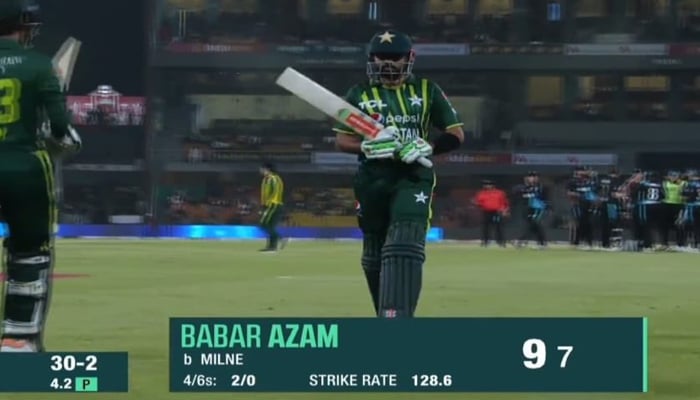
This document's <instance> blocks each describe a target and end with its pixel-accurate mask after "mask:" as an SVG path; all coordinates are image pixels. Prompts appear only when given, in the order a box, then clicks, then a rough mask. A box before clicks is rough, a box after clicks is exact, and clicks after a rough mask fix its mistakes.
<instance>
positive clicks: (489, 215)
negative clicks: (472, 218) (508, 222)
mask: <svg viewBox="0 0 700 400" xmlns="http://www.w3.org/2000/svg"><path fill="white" fill-rule="evenodd" d="M502 221H503V217H502V215H501V212H500V211H486V210H483V211H482V219H481V244H482V245H483V246H486V245H488V244H489V240H490V236H491V227H492V226H493V229H494V232H495V236H496V243H498V244H499V245H501V246H505V243H506V242H505V240H504V239H503V229H502V226H501V225H502V224H501V222H502Z"/></svg>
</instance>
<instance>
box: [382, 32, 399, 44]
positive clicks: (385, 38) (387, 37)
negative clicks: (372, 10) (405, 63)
mask: <svg viewBox="0 0 700 400" xmlns="http://www.w3.org/2000/svg"><path fill="white" fill-rule="evenodd" d="M394 36H396V35H394V34H393V33H391V32H389V31H386V32H384V33H382V34H381V35H379V39H380V40H379V43H393V41H394Z"/></svg>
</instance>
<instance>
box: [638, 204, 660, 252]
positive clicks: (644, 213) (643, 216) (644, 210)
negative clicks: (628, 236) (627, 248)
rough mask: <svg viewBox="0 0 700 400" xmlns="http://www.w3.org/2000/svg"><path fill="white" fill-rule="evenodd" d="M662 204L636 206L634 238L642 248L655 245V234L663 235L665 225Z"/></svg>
mask: <svg viewBox="0 0 700 400" xmlns="http://www.w3.org/2000/svg"><path fill="white" fill-rule="evenodd" d="M662 207H663V205H662V204H636V205H635V206H634V216H633V219H634V236H635V240H637V242H638V243H640V244H641V247H642V248H645V249H649V248H651V247H652V246H653V244H654V233H655V232H658V233H659V234H660V233H661V230H662V229H663V224H664V209H663V208H662Z"/></svg>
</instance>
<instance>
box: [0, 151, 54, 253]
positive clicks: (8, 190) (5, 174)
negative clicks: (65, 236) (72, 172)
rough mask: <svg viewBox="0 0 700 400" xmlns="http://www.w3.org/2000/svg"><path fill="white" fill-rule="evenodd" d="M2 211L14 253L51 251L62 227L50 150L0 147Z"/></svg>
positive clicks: (7, 240)
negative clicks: (59, 219)
mask: <svg viewBox="0 0 700 400" xmlns="http://www.w3.org/2000/svg"><path fill="white" fill-rule="evenodd" d="M0 207H1V208H0V210H1V212H2V215H3V217H4V218H5V221H6V222H7V226H8V229H9V236H8V238H7V239H6V242H5V246H6V247H7V248H8V250H9V251H10V252H11V253H24V252H33V251H39V250H44V251H45V250H48V249H50V247H51V242H52V240H51V239H52V237H53V235H54V234H55V233H56V231H57V230H58V225H57V218H58V210H57V208H56V197H55V187H54V171H53V164H52V161H51V159H50V157H49V155H48V153H47V152H46V151H43V150H39V151H34V152H28V151H22V150H10V149H3V148H0Z"/></svg>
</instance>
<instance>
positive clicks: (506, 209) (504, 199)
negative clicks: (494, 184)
mask: <svg viewBox="0 0 700 400" xmlns="http://www.w3.org/2000/svg"><path fill="white" fill-rule="evenodd" d="M500 211H501V214H502V215H505V216H507V215H509V214H510V202H509V201H508V195H506V192H504V191H502V190H501V210H500Z"/></svg>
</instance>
